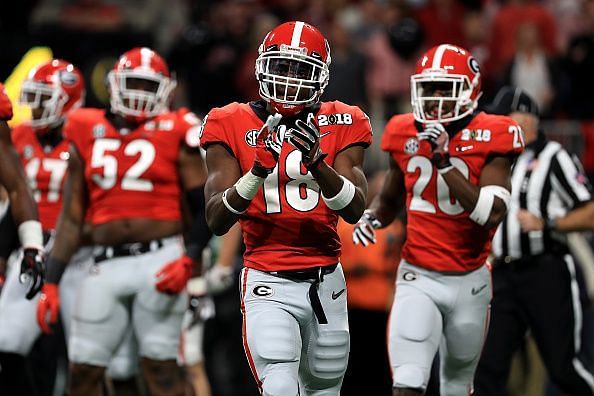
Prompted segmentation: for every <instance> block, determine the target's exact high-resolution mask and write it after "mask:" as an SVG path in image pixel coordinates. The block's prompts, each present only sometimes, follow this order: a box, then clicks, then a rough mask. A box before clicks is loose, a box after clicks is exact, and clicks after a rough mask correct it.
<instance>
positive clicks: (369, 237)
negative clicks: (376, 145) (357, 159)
mask: <svg viewBox="0 0 594 396" xmlns="http://www.w3.org/2000/svg"><path fill="white" fill-rule="evenodd" d="M405 197H406V194H405V187H404V174H403V173H402V170H401V169H400V167H399V166H398V164H396V162H395V161H394V159H393V158H392V156H391V155H390V156H389V168H388V171H387V172H386V176H385V177H384V183H383V184H382V188H381V189H380V192H379V193H378V194H377V195H376V196H375V198H374V199H373V201H372V202H371V204H370V205H369V208H368V209H367V210H366V211H365V212H364V213H363V216H362V217H361V219H360V220H359V222H358V223H357V225H356V226H355V228H354V230H353V242H354V243H355V245H358V244H359V243H360V244H362V245H363V246H367V245H369V244H370V243H375V242H376V238H375V230H376V229H378V228H384V227H387V226H388V225H390V224H391V223H392V222H393V221H394V219H395V218H396V216H397V215H398V213H400V211H401V210H402V208H403V207H404V199H405Z"/></svg>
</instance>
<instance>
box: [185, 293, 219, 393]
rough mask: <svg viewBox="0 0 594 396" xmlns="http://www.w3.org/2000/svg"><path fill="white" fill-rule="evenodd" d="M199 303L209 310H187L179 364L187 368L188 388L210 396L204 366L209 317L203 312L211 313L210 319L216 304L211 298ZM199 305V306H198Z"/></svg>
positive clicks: (208, 297)
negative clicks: (207, 320)
mask: <svg viewBox="0 0 594 396" xmlns="http://www.w3.org/2000/svg"><path fill="white" fill-rule="evenodd" d="M196 300H199V301H198V303H205V304H208V305H209V308H207V309H202V307H200V306H196V307H193V308H192V309H188V310H186V312H185V314H184V320H183V324H182V336H181V339H180V343H181V347H180V356H179V357H178V363H179V364H180V365H181V366H184V367H185V368H186V378H187V386H188V387H190V388H191V389H192V391H193V392H194V393H195V394H196V395H199V396H210V395H211V389H210V383H209V381H208V377H207V376H206V368H205V365H204V346H203V342H204V325H205V323H204V322H205V320H206V319H207V317H205V315H203V314H202V313H203V312H206V311H209V313H208V315H207V316H208V317H211V316H212V314H214V302H213V300H212V298H211V297H210V296H203V297H200V298H199V299H196ZM198 303H197V304H198Z"/></svg>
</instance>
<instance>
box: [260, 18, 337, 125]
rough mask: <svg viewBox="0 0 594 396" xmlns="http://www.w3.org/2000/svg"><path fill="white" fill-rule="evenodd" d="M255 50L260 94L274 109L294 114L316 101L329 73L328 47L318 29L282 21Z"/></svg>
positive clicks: (303, 23) (297, 22)
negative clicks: (257, 53)
mask: <svg viewBox="0 0 594 396" xmlns="http://www.w3.org/2000/svg"><path fill="white" fill-rule="evenodd" d="M258 52H259V56H258V59H257V60H256V79H257V80H258V83H259V84H260V96H261V97H262V99H264V100H265V101H267V102H269V103H270V104H271V105H272V106H273V108H274V109H275V110H276V111H277V112H279V113H281V114H284V115H292V114H296V113H298V112H300V111H301V110H303V108H305V107H306V106H311V105H313V104H315V103H317V102H318V101H319V99H320V96H322V93H323V92H324V88H326V85H328V79H329V76H330V73H329V68H328V67H329V65H330V46H329V45H328V41H327V40H326V39H325V38H324V36H323V35H322V33H320V31H319V30H318V29H316V28H315V27H313V26H312V25H309V24H307V23H305V22H299V21H294V22H287V23H283V24H281V25H279V26H277V27H275V28H274V29H272V30H271V31H270V32H269V33H268V34H267V35H266V37H265V38H264V41H263V42H262V44H261V45H260V49H259V51H258Z"/></svg>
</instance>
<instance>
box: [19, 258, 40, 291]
mask: <svg viewBox="0 0 594 396" xmlns="http://www.w3.org/2000/svg"><path fill="white" fill-rule="evenodd" d="M19 281H20V282H21V283H29V284H30V286H29V290H28V291H27V294H26V296H25V297H27V300H30V299H32V298H33V297H35V295H36V294H37V293H38V292H39V291H40V290H41V287H42V286H43V282H44V281H45V263H44V262H43V255H42V252H41V250H39V249H36V248H25V249H24V251H23V259H22V260H21V272H20V275H19Z"/></svg>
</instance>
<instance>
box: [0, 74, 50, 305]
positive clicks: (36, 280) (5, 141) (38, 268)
mask: <svg viewBox="0 0 594 396" xmlns="http://www.w3.org/2000/svg"><path fill="white" fill-rule="evenodd" d="M11 118H12V104H11V103H10V100H9V99H8V96H7V95H6V92H4V86H3V85H2V84H0V183H1V184H2V185H4V187H5V188H6V190H7V192H8V196H9V198H10V201H11V203H12V205H11V212H12V215H13V217H14V219H15V221H16V223H17V224H18V235H19V240H20V242H21V246H22V247H23V259H22V260H21V268H20V273H21V276H20V277H19V279H20V280H21V281H25V280H28V281H29V284H30V286H29V290H28V291H27V294H26V297H27V298H28V299H31V298H33V296H35V295H36V294H37V292H38V291H39V290H40V289H41V286H42V285H43V278H44V271H43V262H42V257H41V254H42V251H43V231H42V228H41V223H40V222H39V220H38V219H39V218H38V215H37V206H36V204H35V201H34V200H33V196H32V195H31V191H30V190H29V187H28V185H27V180H26V178H25V173H24V171H23V168H22V166H21V162H20V161H19V158H18V155H17V153H16V151H15V149H14V146H13V145H12V140H11V139H10V128H9V126H8V123H7V121H8V120H10V119H11Z"/></svg>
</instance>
